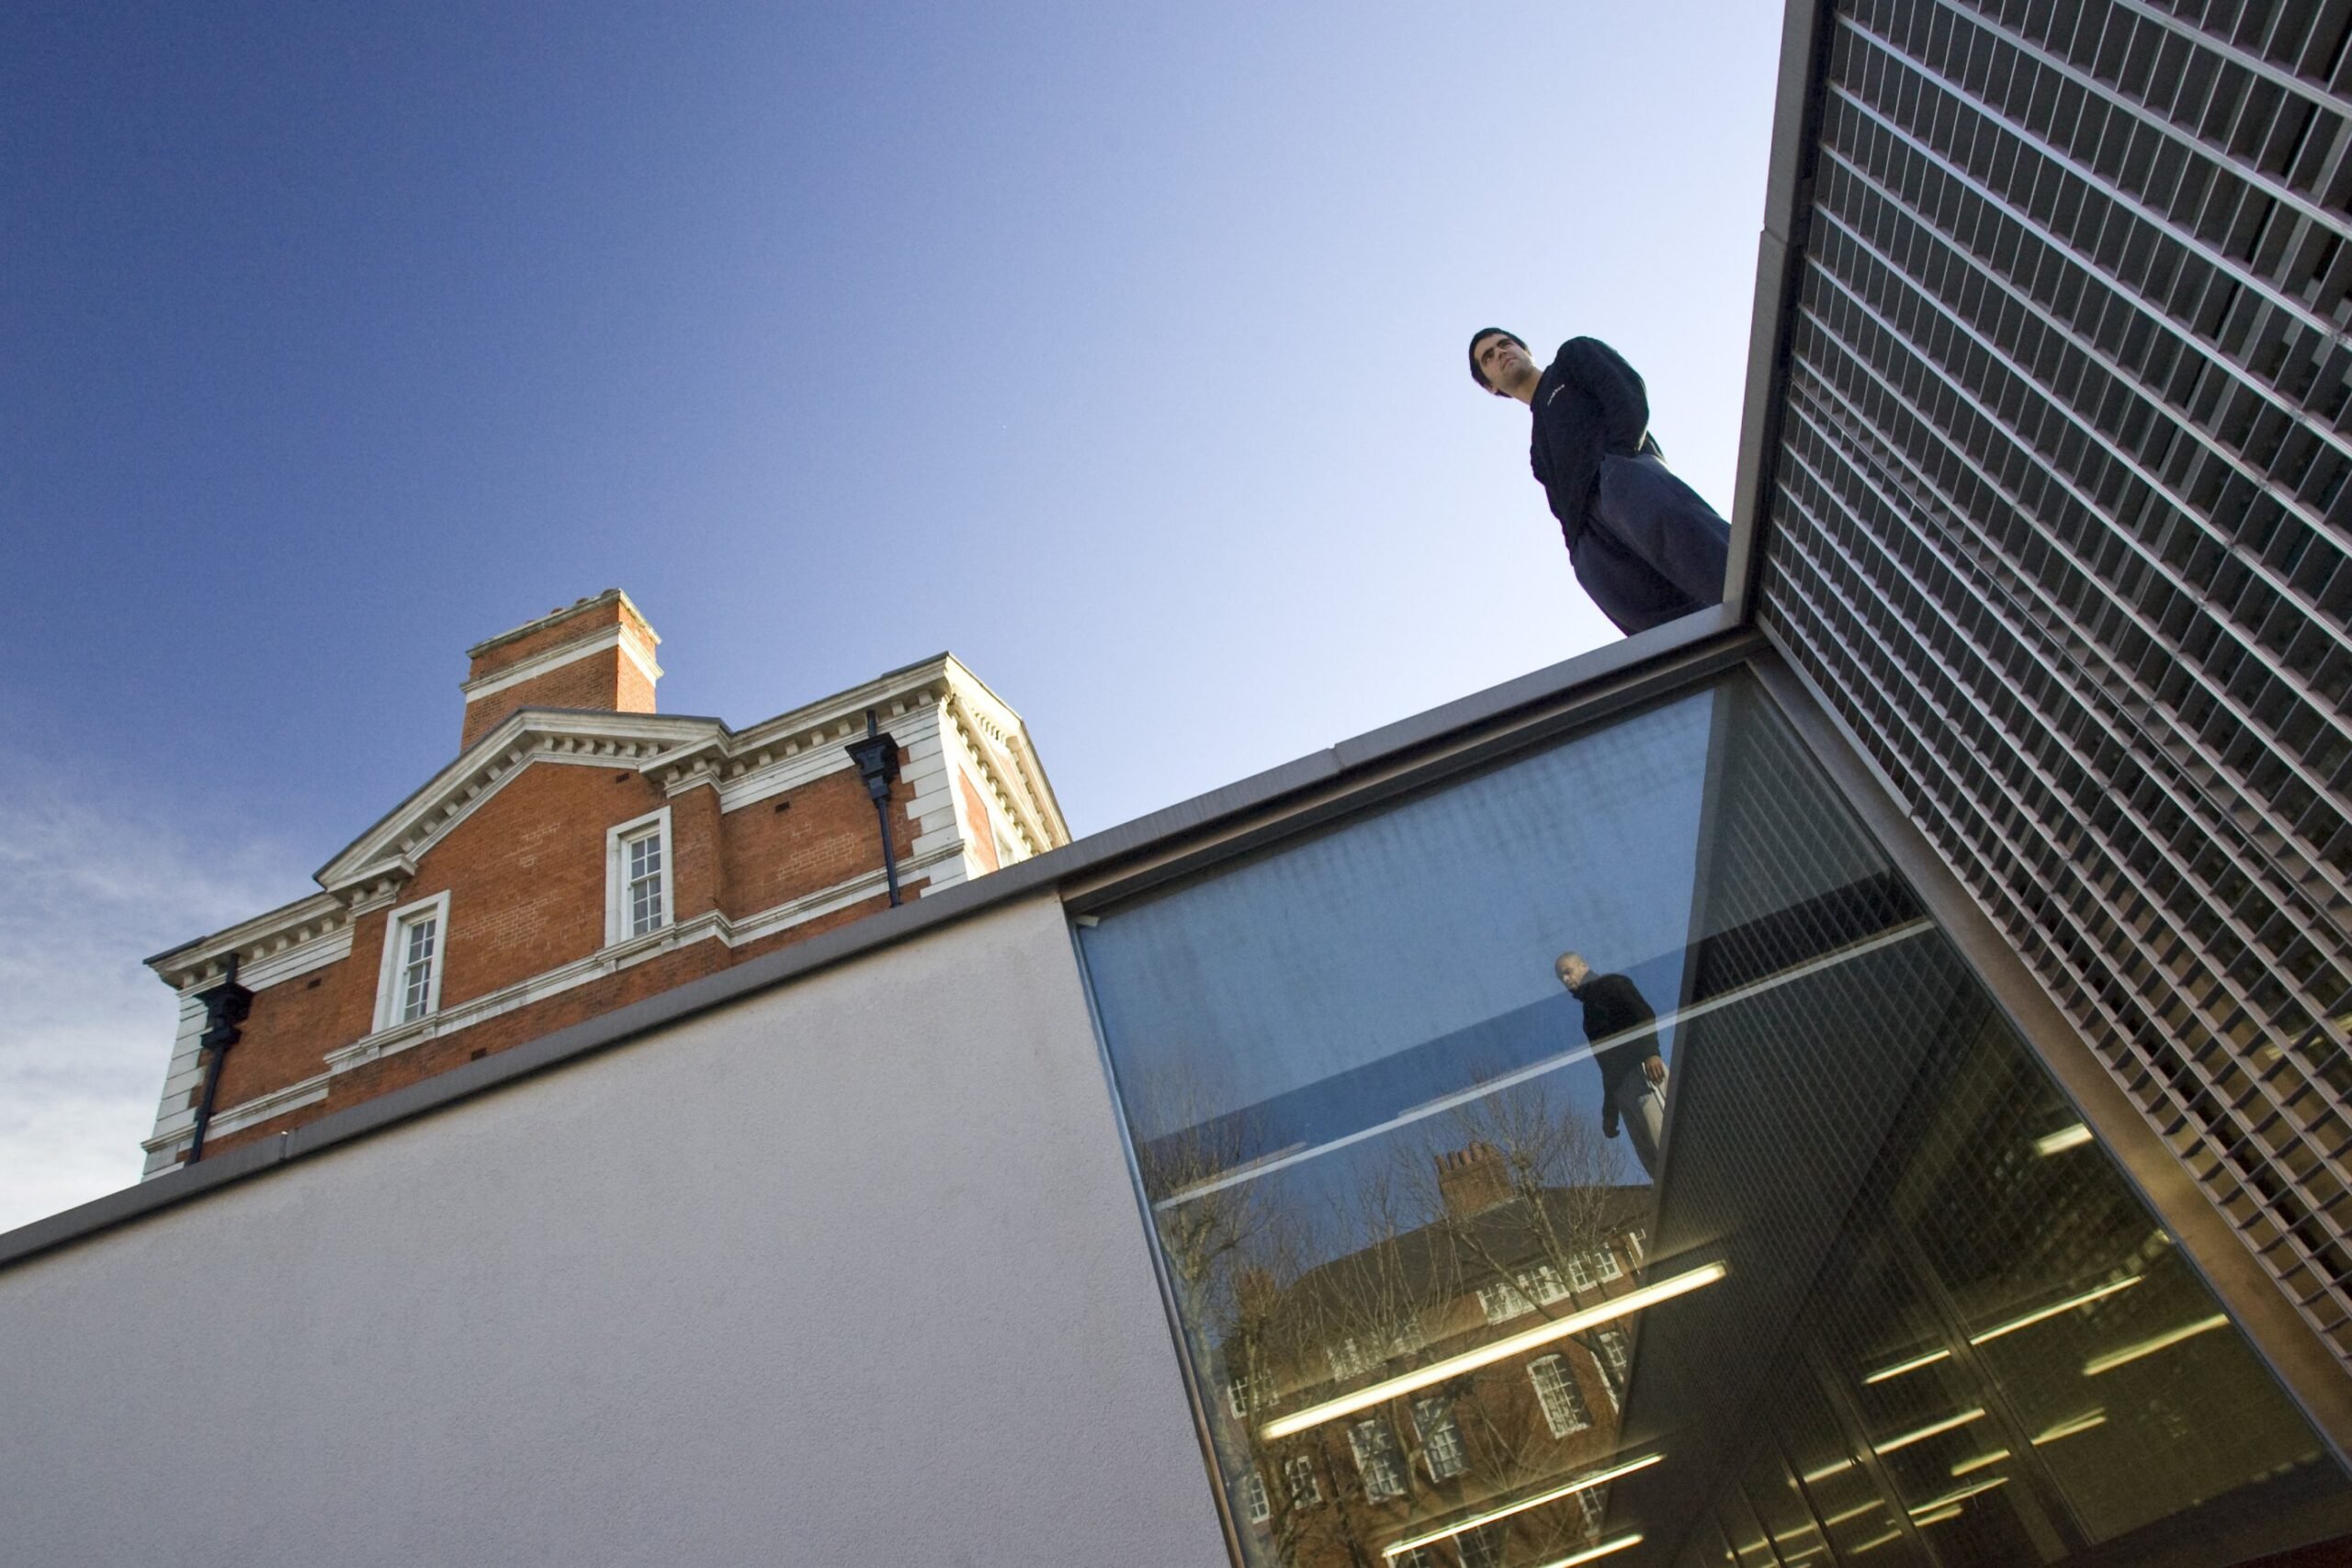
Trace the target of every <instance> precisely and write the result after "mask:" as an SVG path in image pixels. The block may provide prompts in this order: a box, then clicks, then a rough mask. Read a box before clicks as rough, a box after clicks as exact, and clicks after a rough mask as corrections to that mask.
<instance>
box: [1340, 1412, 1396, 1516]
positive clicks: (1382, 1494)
mask: <svg viewBox="0 0 2352 1568" xmlns="http://www.w3.org/2000/svg"><path fill="white" fill-rule="evenodd" d="M1348 1447H1349V1448H1350V1449H1351V1450H1354V1452H1355V1460H1356V1473H1357V1474H1358V1475H1360V1476H1362V1477H1363V1495H1364V1497H1365V1499H1366V1500H1367V1501H1370V1502H1374V1503H1385V1502H1389V1501H1391V1500H1392V1499H1394V1498H1397V1497H1402V1496H1403V1495H1405V1466H1404V1464H1403V1463H1402V1462H1401V1461H1402V1460H1403V1457H1404V1456H1403V1455H1401V1454H1399V1453H1398V1452H1397V1438H1396V1437H1395V1435H1394V1434H1392V1433H1391V1432H1390V1431H1389V1430H1388V1427H1387V1424H1386V1423H1385V1422H1384V1421H1382V1420H1381V1418H1380V1417H1379V1416H1368V1417H1366V1418H1365V1419H1363V1420H1362V1421H1356V1422H1351V1424H1350V1425H1349V1427H1348Z"/></svg>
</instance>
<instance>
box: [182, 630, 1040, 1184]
mask: <svg viewBox="0 0 2352 1568" xmlns="http://www.w3.org/2000/svg"><path fill="white" fill-rule="evenodd" d="M661 640H662V639H661V638H660V637H657V636H656V635H654V631H653V628H652V627H651V626H650V625H648V624H647V622H646V620H645V617H644V616H643V615H641V614H639V611H638V608H637V606H636V605H635V604H632V603H630V601H629V598H628V594H626V593H623V592H620V591H619V590H618V589H607V590H605V592H602V593H600V594H596V595H594V597H591V598H586V599H582V600H580V601H579V602H577V603H576V604H571V605H569V606H565V607H561V608H559V609H555V610H551V611H549V612H548V614H547V615H542V616H540V617H539V618H538V619H537V620H535V621H531V622H528V623H526V624H525V625H523V626H517V627H515V629H514V630H512V631H509V632H504V633H502V634H501V635H499V636H497V637H491V638H489V639H488V640H487V641H484V642H482V643H480V644H478V645H476V646H475V647H474V648H472V649H469V650H468V653H467V657H468V659H469V660H470V668H469V672H468V676H467V680H466V682H465V685H464V687H463V693H464V696H465V712H464V723H463V726H462V728H461V729H460V732H459V736H458V755H457V757H456V759H455V760H454V761H451V762H450V763H449V764H448V765H447V767H445V768H443V769H442V770H441V771H440V772H439V773H435V775H434V776H433V777H432V778H431V779H429V780H427V781H426V782H425V783H424V785H422V786H421V787H420V788H418V789H417V791H416V792H415V793H414V794H413V795H410V796H409V797H408V798H407V799H406V800H404V801H402V802H401V804H400V805H399V806H397V807H393V809H392V810H391V811H390V812H389V813H388V814H387V815H385V816H384V817H383V818H381V819H380V820H379V821H378V822H377V823H376V824H375V826H373V827H371V828H369V829H368V831H367V832H365V833H363V834H361V835H360V836H359V838H358V839H357V840H355V841H354V842H353V843H351V844H350V845H349V846H347V847H346V848H345V849H344V850H343V851H342V852H340V853H338V854H337V855H336V856H335V857H334V859H333V860H331V861H329V862H328V863H326V864H325V865H324V866H323V867H322V868H321V869H320V871H319V873H318V884H319V887H320V891H319V892H318V893H316V894H313V895H312V896H311V897H307V898H302V899H299V900H297V901H296V902H294V903H291V904H288V905H286V906H284V907H283V908H277V909H272V910H270V911H268V912H267V913H266V914H262V915H257V916H255V917H254V918H253V919H247V920H242V921H240V922H238V923H237V924H235V925H233V926H231V927H229V928H228V929H227V930H225V931H214V932H212V933H211V934H210V935H209V936H203V937H199V938H198V939H196V940H195V941H193V942H185V943H182V944H181V945H180V946H178V947H175V948H173V949H171V950H170V951H169V952H166V953H158V954H157V955H156V956H155V957H153V958H151V959H149V960H148V961H147V962H148V965H149V967H151V968H152V969H153V970H154V971H155V973H156V974H157V976H160V977H161V978H162V979H163V980H164V983H165V984H167V985H169V986H171V987H173V988H174V989H175V991H176V992H177V993H178V996H179V999H180V1028H179V1034H178V1037H177V1039H176V1040H175V1042H174V1048H173V1054H172V1060H171V1065H170V1067H169V1069H168V1070H167V1074H166V1077H165V1078H164V1089H163V1103H162V1105H161V1106H160V1108H159V1109H158V1111H157V1113H156V1119H155V1131H154V1134H153V1136H152V1137H151V1138H149V1139H148V1140H147V1145H146V1146H147V1174H148V1175H149V1176H151V1177H152V1176H154V1175H157V1174H159V1173H160V1172H163V1171H166V1170H172V1169H176V1168H178V1167H180V1166H181V1165H183V1164H186V1163H187V1162H188V1161H190V1160H192V1159H198V1158H201V1157H203V1156H205V1155H207V1154H211V1155H215V1156H217V1155H219V1154H220V1153H221V1152H222V1151H224V1150H227V1149H231V1148H234V1147H236V1146H238V1145H242V1144H247V1143H252V1142H254V1141H255V1140H257V1139H263V1138H269V1137H275V1136H277V1134H281V1133H287V1132H290V1131H292V1130H293V1129H294V1128H297V1127H300V1126H303V1125H305V1124H307V1123H309V1122H313V1121H316V1120H317V1119H318V1118H319V1117H321V1116H323V1115H326V1114H329V1113H331V1112H333V1111H340V1110H343V1109H345V1108H347V1107H350V1106H353V1105H356V1104H358V1103H360V1102H361V1101H363V1100H372V1099H374V1098H375V1097H377V1096H378V1095H381V1094H385V1093H388V1092H390V1090H392V1089H401V1088H403V1087H405V1086H407V1085H410V1084H413V1083H417V1082H420V1081H422V1080H423V1079H425V1078H428V1077H433V1076H434V1075H435V1074H438V1073H442V1072H446V1071H447V1070H448V1069H449V1068H450V1067H451V1066H456V1065H458V1064H459V1063H461V1062H469V1061H479V1060H480V1059H481V1058H482V1057H484V1056H486V1055H490V1054H491V1053H492V1052H493V1051H499V1050H503V1049H504V1048H506V1047H507V1046H510V1045H513V1044H515V1043H518V1042H521V1041H525V1040H534V1039H537V1038H539V1037H541V1036H543V1035H546V1034H548V1033H551V1032H554V1031H556V1030H558V1029H560V1028H562V1027H564V1026H565V1025H567V1024H571V1023H576V1022H579V1021H582V1020H584V1019H590V1018H595V1017H598V1016H600V1015H602V1014H604V1013H607V1012H610V1011H611V1010H613V1009H615V1008H616V1007H619V1006H622V1005H623V1004H625V1003H628V1002H631V1001H635V1000H637V999H638V998H642V997H649V996H652V995H655V994H656V993H658V992H661V991H665V990H668V989H670V988H672V987H675V986H680V985H684V984H685V983H686V982H687V981H689V980H694V979H698V978H700V977H702V976H707V975H712V974H716V973H718V971H720V970H722V969H725V968H728V967H729V966H730V965H732V964H738V963H741V961H742V960H744V959H747V958H751V957H754V956H756V955H757V954H759V953H766V952H770V951H773V950H774V949H775V948H778V947H782V946H785V945H786V944H788V943H791V942H800V941H805V940H806V939H807V938H809V937H811V936H814V935H816V934H818V933H819V932H820V931H830V930H831V929H833V928H834V927H836V926H839V925H841V924H842V923H844V922H846V921H849V920H854V919H860V918H861V917H863V916H865V915H870V914H872V913H874V912H875V911H876V910H878V909H883V908H889V907H890V906H891V905H893V904H896V903H899V901H900V900H901V899H902V898H914V897H922V896H923V895H925V894H927V893H934V892H937V891H939V890H941V889H943V888H946V887H952V886H955V885H956V884H957V883H959V882H964V881H967V880H968V879H970V878H972V877H975V876H980V875H985V874H987V873H989V872H991V871H995V870H997V869H998V868H999V867H1000V866H1002V865H1009V864H1012V863H1014V862H1017V861H1021V860H1025V859H1027V858H1028V857H1030V856H1032V855H1035V854H1038V853H1040V852H1044V851H1046V850H1049V849H1052V848H1054V847H1055V846H1057V845H1058V844H1064V843H1067V842H1069V829H1068V828H1067V827H1066V826H1065V825H1064V823H1063V821H1062V817H1061V812H1060V809H1059V807H1057V805H1056V804H1055V800H1054V793H1053V787H1052V785H1050V784H1047V783H1046V774H1045V770H1044V768H1043V767H1042V766H1041V765H1040V764H1039V762H1038V761H1037V755H1036V751H1035V748H1033V747H1032V746H1031V744H1030V742H1029V736H1028V731H1027V730H1026V729H1025V728H1023V726H1022V722H1021V718H1020V716H1019V715H1017V714H1015V713H1014V712H1013V711H1012V709H1011V708H1009V707H1007V706H1005V705H1004V704H1003V703H1002V702H1001V701H1000V700H999V699H998V698H997V696H996V694H994V693H992V692H990V691H989V689H988V687H987V686H985V685H983V684H981V682H979V680H978V678H977V677H976V676H974V675H973V674H972V672H971V671H968V670H967V669H966V668H965V667H964V666H963V665H962V664H961V663H959V662H957V661H956V660H955V659H953V658H952V657H949V656H948V655H945V654H942V655H941V656H940V657H938V658H936V659H931V660H924V661H923V662H922V663H921V664H914V665H910V666H908V667H907V668H905V669H903V670H894V671H890V672H888V674H885V675H882V676H879V677H877V678H876V679H875V680H873V681H869V682H865V684H864V685H861V686H857V687H855V688H853V689H852V690H850V691H846V692H840V693H836V694H833V695H831V696H829V697H826V698H823V699H821V700H820V701H818V702H813V703H809V704H805V705H802V706H800V707H797V708H794V709H792V710H791V711H789V712H786V713H782V714H778V715H777V716H775V717H774V718H770V719H767V720H765V721H763V722H762V723H759V724H755V725H752V726H751V727H749V728H744V729H741V730H738V729H731V728H729V727H728V726H727V725H725V724H723V723H721V722H720V721H718V719H715V718H696V717H689V716H677V715H668V714H658V713H656V712H655V711H654V687H655V684H656V682H659V681H660V679H661V677H662V669H661V666H660V665H659V664H657V663H656V662H655V660H654V649H656V647H657V646H658V645H659V644H660V642H661ZM885 725H887V726H888V728H887V729H885V728H882V727H883V726H885ZM869 737H872V738H874V739H871V740H869V739H868V738H869ZM886 825H887V830H888V842H887V846H886V841H885V838H884V833H885V830H886Z"/></svg>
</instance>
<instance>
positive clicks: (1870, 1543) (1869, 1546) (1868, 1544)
mask: <svg viewBox="0 0 2352 1568" xmlns="http://www.w3.org/2000/svg"><path fill="white" fill-rule="evenodd" d="M1902 1539H1903V1532H1902V1531H1901V1530H1899V1529H1895V1530H1889V1531H1887V1532H1886V1533H1885V1534H1884V1535H1874V1536H1872V1537H1871V1538H1870V1540H1866V1541H1864V1542H1862V1544H1861V1545H1860V1546H1858V1547H1856V1548H1854V1554H1855V1555H1856V1556H1858V1557H1859V1556H1860V1555H1861V1554H1862V1553H1863V1552H1865V1551H1876V1550H1877V1549H1878V1548H1880V1547H1882V1546H1884V1545H1885V1544H1886V1543H1887V1542H1888V1541H1890V1540H1902Z"/></svg>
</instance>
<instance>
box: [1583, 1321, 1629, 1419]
mask: <svg viewBox="0 0 2352 1568" xmlns="http://www.w3.org/2000/svg"><path fill="white" fill-rule="evenodd" d="M1593 1343H1594V1344H1595V1346H1596V1347H1598V1348H1599V1349H1600V1376H1601V1381H1602V1382H1606V1383H1607V1384H1608V1385H1609V1397H1610V1398H1611V1399H1613V1400H1617V1401H1619V1402H1621V1403H1622V1402H1623V1400H1624V1397H1625V1374H1626V1372H1628V1371H1631V1370H1632V1367H1633V1359H1634V1358H1633V1348H1632V1347H1631V1346H1630V1345H1628V1344H1627V1343H1626V1342H1625V1331H1624V1330H1623V1329H1622V1328H1604V1329H1602V1330H1601V1331H1600V1333H1598V1334H1596V1335H1594V1336H1593Z"/></svg>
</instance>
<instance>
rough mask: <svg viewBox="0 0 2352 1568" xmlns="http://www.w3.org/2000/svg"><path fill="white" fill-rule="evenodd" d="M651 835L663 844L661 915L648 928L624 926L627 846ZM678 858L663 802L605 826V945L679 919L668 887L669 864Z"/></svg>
mask: <svg viewBox="0 0 2352 1568" xmlns="http://www.w3.org/2000/svg"><path fill="white" fill-rule="evenodd" d="M647 829H652V833H651V837H653V838H655V839H658V840H661V844H662V918H661V919H659V920H657V921H655V922H654V925H653V930H652V931H628V930H627V929H626V928H627V926H628V846H629V844H630V843H631V842H633V841H635V840H639V839H642V838H645V837H647V836H648V835H647V831H646V830H647ZM676 859H677V855H676V840H674V839H673V838H672V836H671V833H670V808H669V807H666V806H664V807H658V808H656V809H655V810H652V811H649V812H647V813H646V814H645V815H644V816H642V817H633V818H630V819H629V820H628V821H626V822H622V823H618V824H616V825H615V826H613V827H610V828H607V829H605V946H606V947H611V946H613V945H614V944H615V943H616V942H634V941H635V940H637V938H639V937H641V936H651V935H653V934H655V932H658V931H662V930H663V929H665V928H667V927H670V926H673V925H675V924H677V922H678V900H677V896H676V894H675V893H673V891H672V889H671V884H670V867H671V865H672V863H673V862H674V861H675V860H676Z"/></svg>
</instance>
